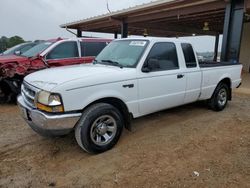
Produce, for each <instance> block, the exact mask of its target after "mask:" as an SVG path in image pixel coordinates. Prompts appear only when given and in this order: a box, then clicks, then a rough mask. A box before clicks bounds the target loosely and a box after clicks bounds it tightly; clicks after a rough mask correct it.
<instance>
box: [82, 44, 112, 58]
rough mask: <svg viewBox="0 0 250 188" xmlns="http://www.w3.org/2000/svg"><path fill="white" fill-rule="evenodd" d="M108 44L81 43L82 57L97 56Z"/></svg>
mask: <svg viewBox="0 0 250 188" xmlns="http://www.w3.org/2000/svg"><path fill="white" fill-rule="evenodd" d="M107 44H108V43H107V42H81V54H82V57H85V56H97V55H98V54H99V53H100V52H101V51H102V50H103V48H105V47H106V46H107Z"/></svg>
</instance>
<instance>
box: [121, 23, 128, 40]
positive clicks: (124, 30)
mask: <svg viewBox="0 0 250 188" xmlns="http://www.w3.org/2000/svg"><path fill="white" fill-rule="evenodd" d="M121 31H122V38H127V37H128V24H127V23H125V22H122V25H121Z"/></svg>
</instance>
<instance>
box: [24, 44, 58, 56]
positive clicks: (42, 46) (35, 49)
mask: <svg viewBox="0 0 250 188" xmlns="http://www.w3.org/2000/svg"><path fill="white" fill-rule="evenodd" d="M51 44H53V43H52V42H42V43H40V44H38V45H36V46H34V47H33V48H31V49H29V50H28V51H26V52H24V53H23V54H22V55H23V56H26V57H34V56H36V55H37V54H39V53H40V52H42V51H44V50H45V49H46V48H48V47H49V46H50V45H51Z"/></svg>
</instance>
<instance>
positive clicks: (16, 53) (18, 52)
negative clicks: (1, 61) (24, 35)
mask: <svg viewBox="0 0 250 188" xmlns="http://www.w3.org/2000/svg"><path fill="white" fill-rule="evenodd" d="M14 53H15V55H21V54H22V53H21V51H19V50H18V51H15V52H14Z"/></svg>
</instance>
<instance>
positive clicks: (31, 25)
mask: <svg viewBox="0 0 250 188" xmlns="http://www.w3.org/2000/svg"><path fill="white" fill-rule="evenodd" d="M107 1H108V3H109V8H110V10H111V11H116V10H121V9H124V8H129V7H133V6H135V5H140V4H143V3H149V2H151V0H0V36H7V37H11V36H15V35H18V36H21V37H22V38H24V39H25V40H37V39H50V38H57V37H63V38H68V37H74V35H72V34H70V33H69V32H67V31H66V30H65V29H62V28H60V27H59V25H61V24H64V23H68V22H72V21H76V20H81V19H85V18H89V17H92V16H97V15H100V14H105V13H107V12H108V10H107V7H106V2H107ZM154 1H156V0H154ZM73 31H74V30H73ZM74 32H76V31H74ZM83 35H84V36H95V37H102V36H105V37H112V36H113V35H100V34H96V33H83ZM185 39H186V40H188V41H190V42H191V43H192V44H193V45H194V47H195V48H196V50H197V51H199V52H206V51H213V49H214V42H215V38H214V37H209V36H203V37H188V38H185ZM220 46H221V44H220Z"/></svg>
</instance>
